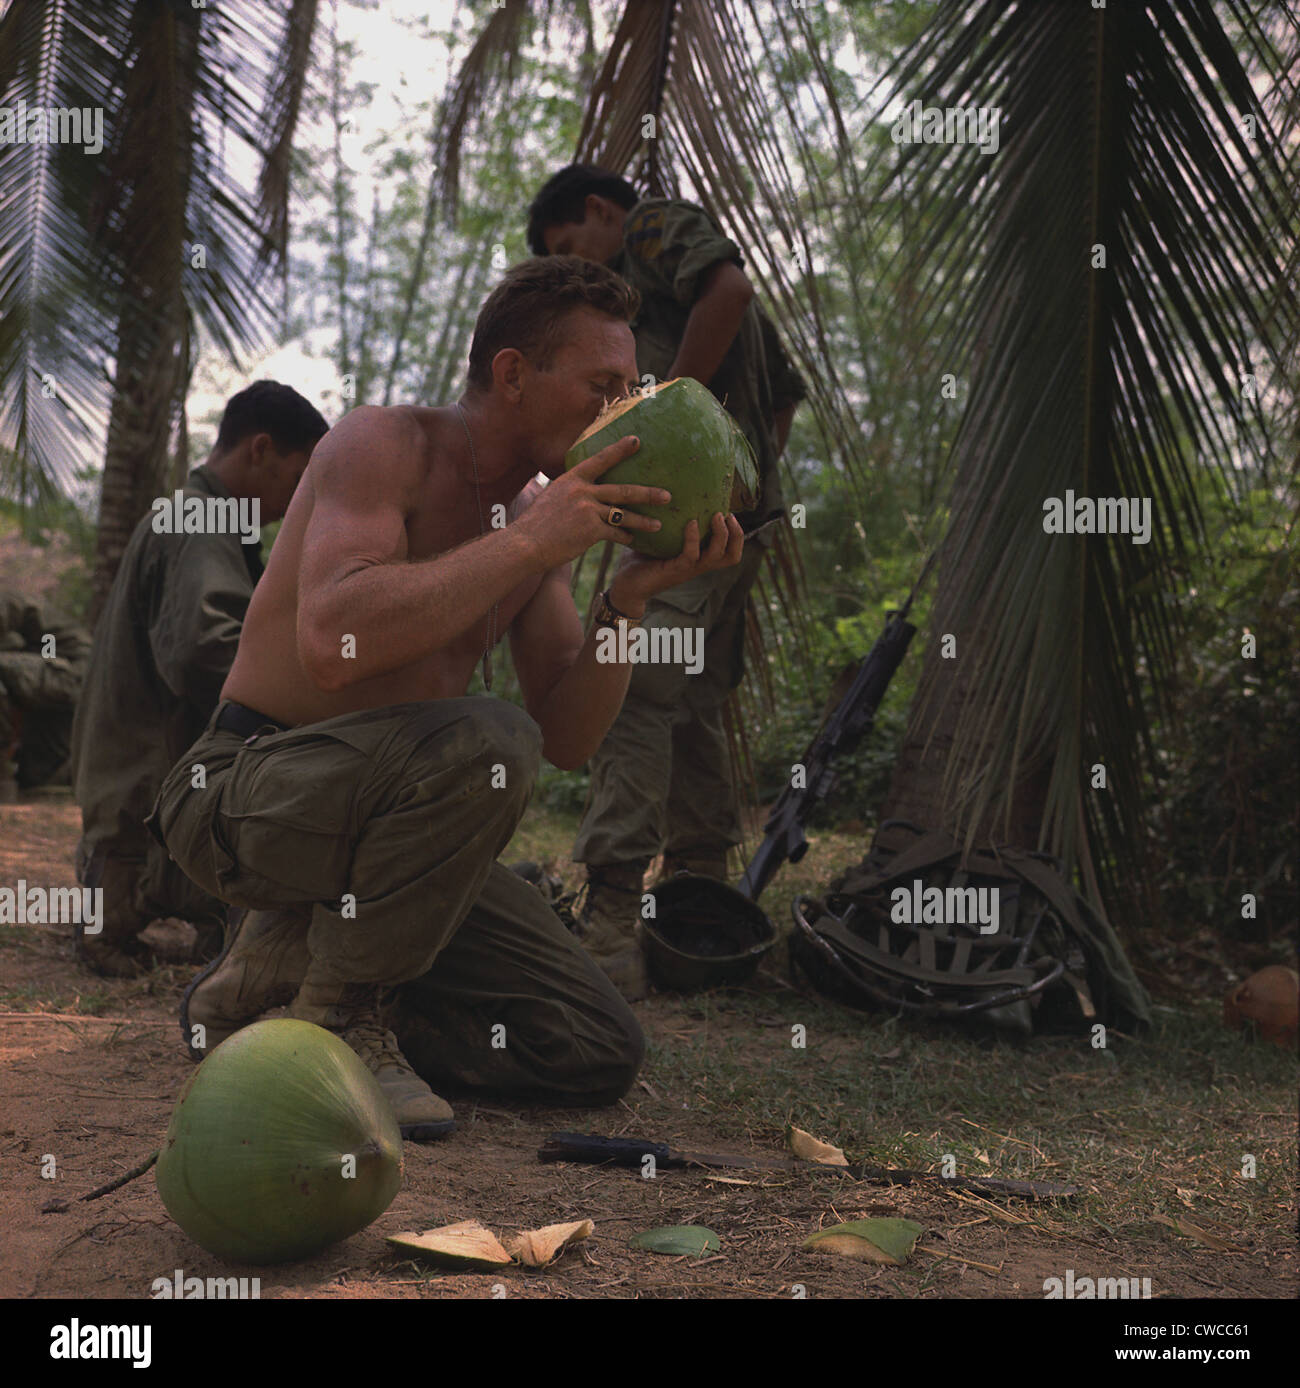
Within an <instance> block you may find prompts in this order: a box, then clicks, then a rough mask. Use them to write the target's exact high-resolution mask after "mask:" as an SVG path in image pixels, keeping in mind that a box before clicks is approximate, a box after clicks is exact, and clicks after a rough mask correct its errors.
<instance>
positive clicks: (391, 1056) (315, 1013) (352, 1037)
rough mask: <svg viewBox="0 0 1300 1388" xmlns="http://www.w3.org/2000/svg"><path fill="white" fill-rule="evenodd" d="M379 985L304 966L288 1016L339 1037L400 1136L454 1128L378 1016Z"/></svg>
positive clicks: (427, 1136)
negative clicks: (371, 1081) (374, 1085)
mask: <svg viewBox="0 0 1300 1388" xmlns="http://www.w3.org/2000/svg"><path fill="white" fill-rule="evenodd" d="M381 991H382V990H381V986H380V985H379V984H376V983H335V982H332V981H329V980H327V979H325V978H322V977H320V975H319V973H318V972H317V970H316V969H313V968H309V969H308V970H307V976H306V978H304V979H303V982H302V987H301V988H299V990H298V996H297V997H296V998H294V1000H293V1002H292V1004H291V1005H290V1007H289V1016H290V1017H297V1018H299V1019H300V1020H301V1021H304V1022H315V1023H316V1025H317V1026H319V1027H324V1028H325V1029H326V1030H327V1031H332V1032H334V1033H335V1034H336V1035H338V1036H340V1037H342V1038H343V1040H344V1041H346V1042H347V1043H348V1045H349V1046H351V1047H352V1049H353V1050H354V1051H356V1053H357V1054H358V1055H359V1056H360V1057H361V1059H362V1060H363V1061H364V1062H365V1064H366V1067H367V1068H368V1069H369V1071H370V1073H371V1074H372V1075H374V1077H375V1079H376V1080H378V1081H379V1087H380V1089H382V1090H383V1092H384V1097H385V1098H386V1099H387V1100H388V1102H389V1104H390V1105H391V1107H392V1110H393V1115H394V1117H395V1118H396V1119H397V1126H398V1127H399V1128H400V1129H401V1130H402V1136H403V1137H404V1138H410V1139H411V1140H412V1141H413V1142H428V1141H429V1140H431V1139H432V1138H437V1137H446V1136H447V1135H448V1134H449V1133H451V1132H453V1131H455V1127H456V1118H455V1115H454V1114H453V1113H452V1111H451V1105H450V1104H448V1103H447V1101H446V1100H445V1099H440V1098H439V1097H438V1096H437V1095H436V1094H435V1093H434V1092H433V1090H432V1089H430V1088H429V1086H428V1085H427V1084H425V1082H424V1081H423V1080H422V1079H421V1078H420V1077H419V1075H417V1074H416V1073H415V1071H414V1070H413V1069H412V1068H411V1066H410V1062H409V1061H408V1060H407V1059H406V1057H405V1056H404V1055H403V1054H402V1052H401V1051H400V1050H399V1049H398V1045H397V1038H396V1037H395V1036H394V1035H393V1033H392V1032H391V1031H389V1030H388V1028H387V1027H386V1026H384V1024H383V1022H382V1021H381V1020H380V1012H379V1007H380V996H379V995H380V992H381Z"/></svg>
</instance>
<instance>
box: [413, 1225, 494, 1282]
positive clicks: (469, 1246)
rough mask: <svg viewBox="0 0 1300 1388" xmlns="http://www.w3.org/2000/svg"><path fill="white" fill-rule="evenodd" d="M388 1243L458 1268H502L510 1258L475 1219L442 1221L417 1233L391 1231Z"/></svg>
mask: <svg viewBox="0 0 1300 1388" xmlns="http://www.w3.org/2000/svg"><path fill="white" fill-rule="evenodd" d="M388 1242H389V1243H391V1244H392V1245H393V1247H394V1248H398V1249H401V1251H402V1252H403V1253H411V1254H413V1255H414V1256H415V1257H417V1258H422V1259H424V1261H425V1262H429V1263H435V1264H437V1265H438V1266H439V1267H449V1268H459V1269H460V1270H461V1271H475V1270H478V1269H487V1270H491V1269H493V1268H503V1267H508V1266H509V1265H510V1263H511V1261H512V1260H511V1257H510V1254H509V1253H507V1252H506V1250H505V1249H504V1248H502V1247H501V1244H500V1243H499V1242H498V1241H497V1236H496V1235H495V1234H494V1233H493V1232H492V1230H491V1229H488V1228H486V1227H485V1226H484V1225H482V1224H480V1223H479V1222H478V1220H477V1219H462V1220H461V1221H460V1223H458V1224H444V1225H443V1226H442V1227H441V1228H439V1229H426V1230H425V1231H424V1232H423V1233H420V1234H416V1233H402V1234H390V1235H389V1236H388Z"/></svg>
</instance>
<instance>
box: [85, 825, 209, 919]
mask: <svg viewBox="0 0 1300 1388" xmlns="http://www.w3.org/2000/svg"><path fill="white" fill-rule="evenodd" d="M76 870H77V881H78V882H80V883H81V885H82V886H83V887H98V888H99V889H100V890H101V891H102V892H103V893H104V915H103V931H102V933H101V934H100V935H99V936H98V937H96V938H98V939H99V940H102V941H103V942H104V943H105V944H116V943H120V942H121V941H123V940H129V939H134V937H135V936H136V935H138V934H139V933H140V931H142V930H143V929H144V928H145V926H147V925H148V924H149V922H150V921H152V920H158V919H159V918H162V917H167V916H174V917H176V918H177V919H178V920H183V921H189V923H190V924H191V925H194V926H204V925H208V926H214V925H215V926H220V925H221V924H222V923H223V922H224V921H225V918H226V904H225V902H224V901H219V900H218V899H217V898H216V897H214V896H209V895H208V893H207V892H204V891H202V890H200V888H198V887H197V886H195V884H194V883H193V882H192V881H190V879H189V878H188V877H187V876H186V875H185V874H184V873H183V872H182V871H181V870H180V868H179V867H177V865H176V864H175V863H174V862H173V861H172V859H171V858H170V857H169V856H168V853H167V850H166V849H165V848H164V847H163V846H162V845H161V844H160V843H158V842H157V841H156V840H154V839H152V838H149V837H148V836H147V835H146V836H145V838H144V840H143V842H135V841H132V842H130V843H124V842H120V841H112V842H109V841H106V840H102V839H101V840H100V841H99V842H97V843H95V844H94V845H93V846H91V845H90V844H89V843H88V842H87V841H86V839H84V838H83V839H82V840H81V841H80V842H79V843H78V844H77V855H76Z"/></svg>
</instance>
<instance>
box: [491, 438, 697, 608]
mask: <svg viewBox="0 0 1300 1388" xmlns="http://www.w3.org/2000/svg"><path fill="white" fill-rule="evenodd" d="M640 446H641V443H640V440H639V439H636V438H633V437H628V438H625V439H619V440H618V442H617V443H611V444H610V445H609V446H608V447H607V448H602V449H601V450H600V452H599V453H593V454H592V455H591V457H590V458H587V459H585V460H584V461H583V462H581V463H578V464H577V465H576V466H574V467H571V468H570V469H569V470H568V472H566V473H565V474H564V476H563V477H557V478H555V479H554V481H552V482H551V483H550V484H549V485H548V486H547V487H545V488H543V489H542V490H541V492H540V493H539V494H538V496H537V498H536V500H534V501H533V502H532V504H531V505H530V506H529V507H528V509H527V510H526V511H525V512H524V513H523V515H521V516H520V517H519V519H518V520H517V521H516V522H515V528H516V529H517V530H518V531H519V532H520V533H521V534H524V535H526V536H527V538H528V539H529V541H530V542H531V543H532V544H533V545H534V546H535V547H536V549H537V551H538V555H539V559H540V565H539V567H541V568H544V569H554V568H557V567H558V566H559V565H561V564H567V563H568V562H569V560H570V559H576V558H577V557H578V555H580V554H584V553H586V551H587V550H589V549H590V548H591V546H592V545H594V544H595V543H596V542H597V540H617V541H618V543H619V544H622V545H626V544H629V543H630V542H631V540H632V532H633V531H635V530H644V531H653V530H659V529H661V528H662V522H661V521H657V520H651V519H649V518H648V517H646V516H642V515H638V514H637V513H636V512H635V511H628V510H624V513H623V521H622V524H621V525H610V523H609V513H610V511H611V510H612V509H613V508H614V507H615V506H619V507H624V508H626V507H628V506H666V505H667V504H668V502H670V501H671V500H672V499H673V498H672V493H671V492H667V491H664V489H663V488H662V487H643V486H638V485H634V484H632V483H620V482H599V481H597V479H598V478H599V477H600V476H601V475H602V474H603V473H605V472H608V471H609V469H610V468H612V467H613V466H614V464H615V463H621V462H622V461H623V459H624V458H630V457H631V456H632V454H633V453H635V452H636V451H637V449H638V448H640ZM675 581H676V582H681V580H680V579H677V580H675Z"/></svg>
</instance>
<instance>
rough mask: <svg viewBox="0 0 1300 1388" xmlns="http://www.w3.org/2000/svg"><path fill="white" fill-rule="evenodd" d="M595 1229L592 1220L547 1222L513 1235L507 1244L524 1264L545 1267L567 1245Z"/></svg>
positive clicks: (588, 1235) (585, 1236)
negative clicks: (541, 1226) (539, 1226)
mask: <svg viewBox="0 0 1300 1388" xmlns="http://www.w3.org/2000/svg"><path fill="white" fill-rule="evenodd" d="M595 1228H596V1226H595V1224H594V1223H593V1222H592V1221H591V1220H589V1219H576V1220H574V1221H573V1222H572V1223H570V1224H547V1225H545V1226H544V1227H543V1228H541V1229H525V1230H523V1231H522V1232H521V1233H518V1234H516V1235H514V1237H513V1238H510V1239H507V1240H506V1247H507V1248H508V1249H509V1250H510V1252H511V1253H512V1254H513V1255H514V1256H515V1257H516V1258H517V1259H518V1260H519V1261H520V1262H521V1263H522V1264H523V1265H524V1266H525V1267H528V1268H544V1267H546V1265H547V1264H548V1263H553V1262H554V1261H555V1260H556V1258H558V1257H559V1256H560V1254H561V1253H563V1252H564V1250H565V1249H566V1248H571V1247H572V1246H573V1245H574V1244H575V1243H581V1242H582V1241H583V1239H589V1238H590V1237H591V1235H592V1233H593V1232H594V1231H595Z"/></svg>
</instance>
